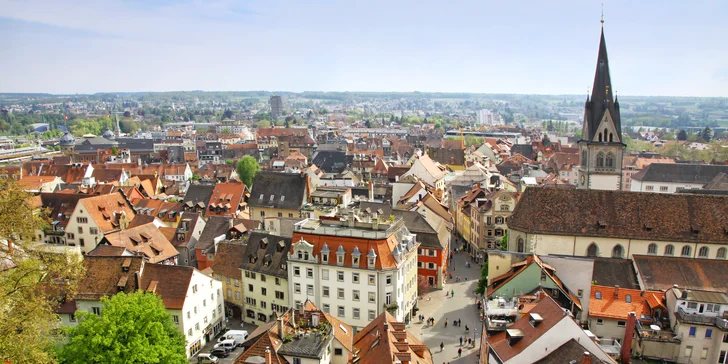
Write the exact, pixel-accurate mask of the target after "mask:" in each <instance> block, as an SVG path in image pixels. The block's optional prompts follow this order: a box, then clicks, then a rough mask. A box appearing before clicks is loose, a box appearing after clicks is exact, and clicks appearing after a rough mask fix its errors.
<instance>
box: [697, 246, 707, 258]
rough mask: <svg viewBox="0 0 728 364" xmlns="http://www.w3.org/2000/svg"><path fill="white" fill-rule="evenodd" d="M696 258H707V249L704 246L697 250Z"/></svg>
mask: <svg viewBox="0 0 728 364" xmlns="http://www.w3.org/2000/svg"><path fill="white" fill-rule="evenodd" d="M698 256H699V257H700V258H707V257H708V247H707V246H704V247H702V248H700V250H698Z"/></svg>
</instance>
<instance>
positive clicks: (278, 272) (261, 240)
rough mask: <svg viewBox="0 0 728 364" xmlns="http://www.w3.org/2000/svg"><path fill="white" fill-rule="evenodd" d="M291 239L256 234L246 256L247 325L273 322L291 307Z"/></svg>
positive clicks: (245, 303)
mask: <svg viewBox="0 0 728 364" xmlns="http://www.w3.org/2000/svg"><path fill="white" fill-rule="evenodd" d="M290 247H291V238H283V237H280V236H275V235H270V234H265V233H261V232H253V233H251V234H250V237H249V239H248V244H247V246H246V248H245V251H244V252H243V254H242V262H241V264H240V269H241V270H242V271H243V287H242V289H243V296H244V310H243V318H242V319H243V321H245V322H248V323H252V324H254V325H262V324H264V323H266V322H270V321H271V320H273V319H274V318H275V316H276V315H281V314H283V313H284V312H286V311H287V310H288V308H289V307H291V305H290V303H289V293H288V271H287V268H288V263H287V261H288V250H289V249H290Z"/></svg>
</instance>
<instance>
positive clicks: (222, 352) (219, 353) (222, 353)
mask: <svg viewBox="0 0 728 364" xmlns="http://www.w3.org/2000/svg"><path fill="white" fill-rule="evenodd" d="M229 353H230V351H229V350H227V349H223V348H220V349H212V351H210V354H212V355H214V356H216V357H218V358H227V357H228V355H230V354H229Z"/></svg>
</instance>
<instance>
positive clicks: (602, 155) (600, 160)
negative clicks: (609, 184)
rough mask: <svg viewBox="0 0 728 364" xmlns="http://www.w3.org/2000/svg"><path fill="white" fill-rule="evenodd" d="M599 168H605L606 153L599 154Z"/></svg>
mask: <svg viewBox="0 0 728 364" xmlns="http://www.w3.org/2000/svg"><path fill="white" fill-rule="evenodd" d="M597 167H604V153H602V152H599V153H597Z"/></svg>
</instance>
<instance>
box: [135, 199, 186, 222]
mask: <svg viewBox="0 0 728 364" xmlns="http://www.w3.org/2000/svg"><path fill="white" fill-rule="evenodd" d="M134 211H135V212H136V213H137V214H139V215H148V216H154V217H156V218H158V219H159V220H160V221H162V222H164V224H165V225H167V226H169V227H172V228H175V227H177V225H178V224H179V219H180V215H181V214H182V203H180V202H169V201H163V200H151V199H139V200H136V202H134Z"/></svg>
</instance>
